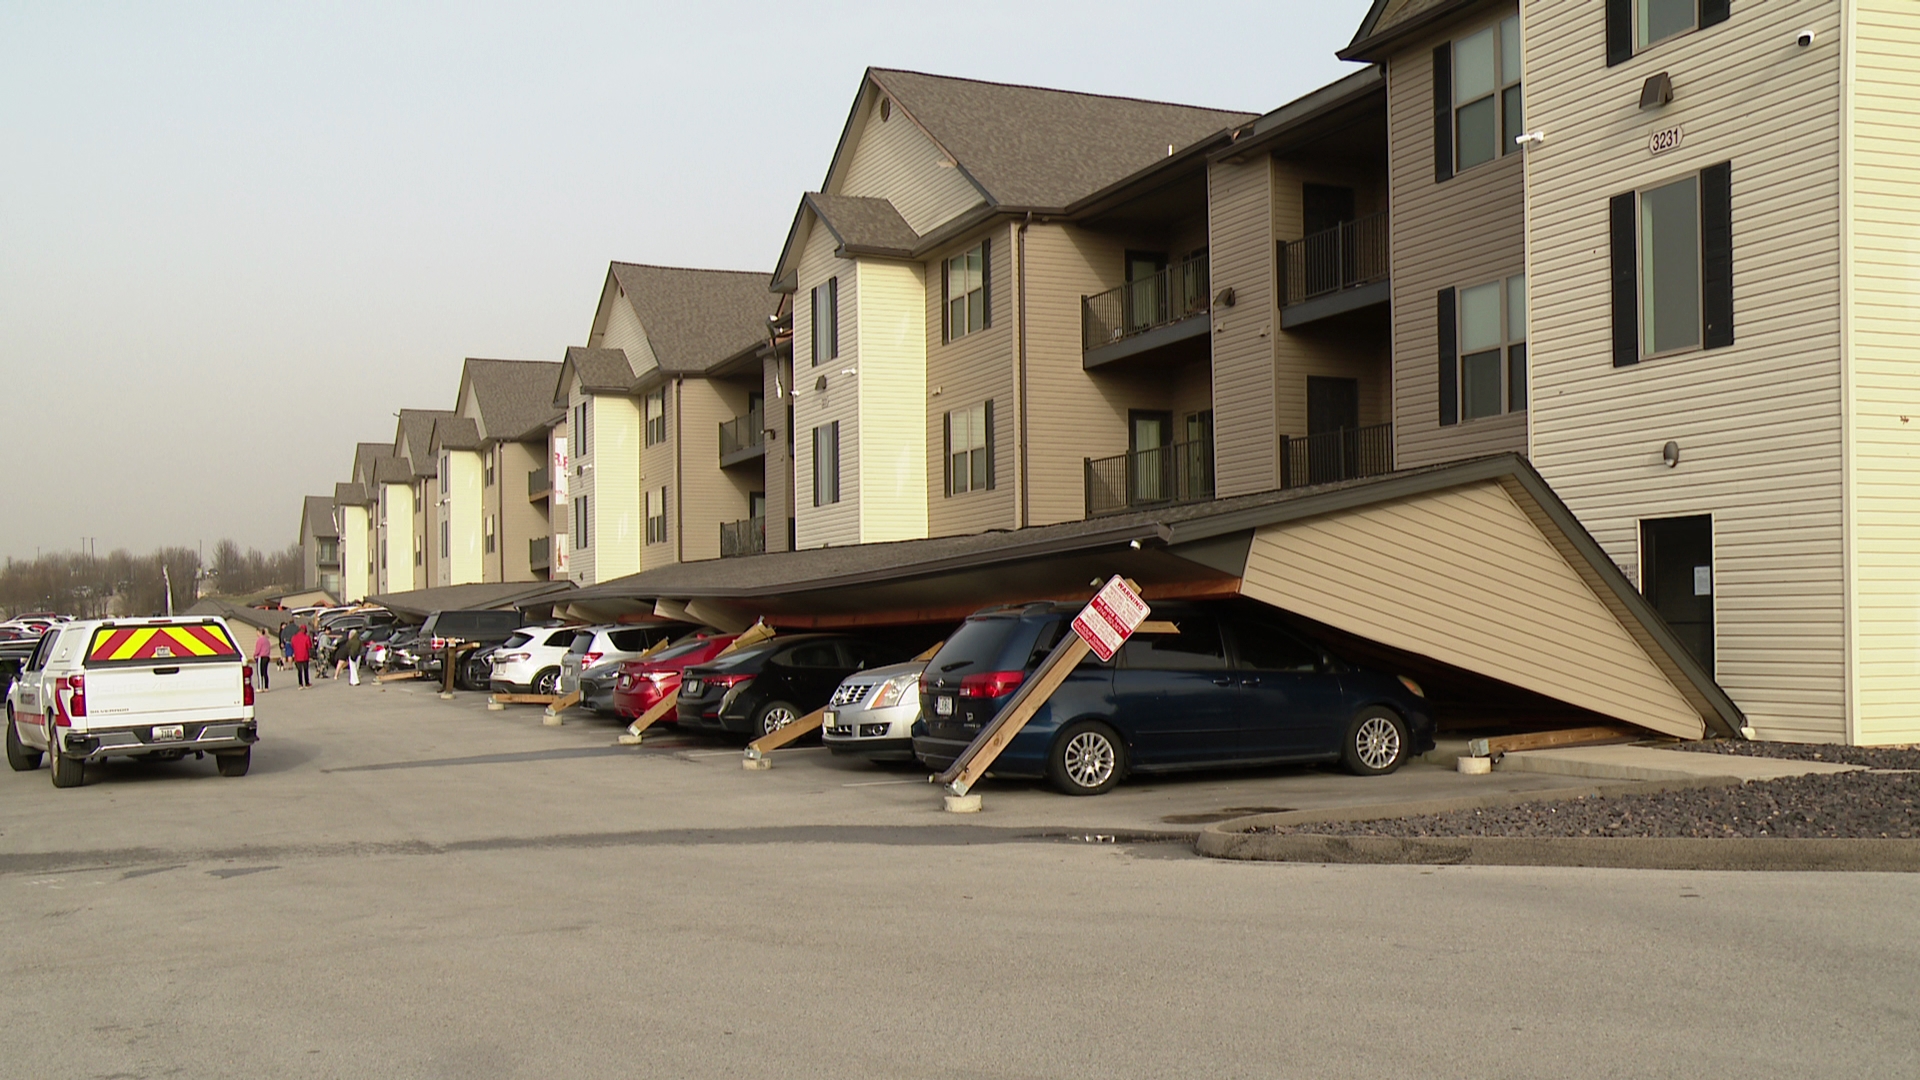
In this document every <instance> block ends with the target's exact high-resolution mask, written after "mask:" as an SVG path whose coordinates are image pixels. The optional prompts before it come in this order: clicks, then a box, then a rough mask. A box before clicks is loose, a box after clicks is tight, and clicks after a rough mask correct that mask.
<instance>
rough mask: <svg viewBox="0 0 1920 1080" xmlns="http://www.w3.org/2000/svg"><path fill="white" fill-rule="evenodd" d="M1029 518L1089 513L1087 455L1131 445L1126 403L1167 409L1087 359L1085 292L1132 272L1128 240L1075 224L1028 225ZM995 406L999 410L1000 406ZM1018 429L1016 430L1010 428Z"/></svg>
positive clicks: (1046, 520) (1053, 519)
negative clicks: (1092, 366)
mask: <svg viewBox="0 0 1920 1080" xmlns="http://www.w3.org/2000/svg"><path fill="white" fill-rule="evenodd" d="M1026 245H1027V254H1026V272H1027V402H1026V407H1027V410H1028V416H1027V422H1026V428H1027V461H1028V465H1027V478H1028V489H1029V490H1028V492H1027V522H1026V523H1027V524H1029V525H1052V524H1055V523H1057V522H1062V521H1078V520H1080V519H1081V518H1084V517H1085V516H1086V508H1087V493H1086V469H1085V467H1084V465H1083V459H1085V458H1103V457H1111V456H1112V455H1114V454H1121V453H1125V452H1126V449H1127V410H1128V409H1129V408H1165V407H1166V405H1165V399H1164V397H1163V398H1161V399H1160V403H1159V404H1154V399H1153V398H1152V397H1151V396H1145V397H1143V395H1142V393H1141V390H1140V388H1139V386H1138V383H1137V380H1135V379H1132V378H1129V377H1127V376H1124V375H1104V374H1094V373H1089V372H1088V371H1087V370H1086V369H1085V367H1084V366H1083V364H1084V361H1085V359H1086V352H1085V350H1084V349H1083V348H1082V347H1081V328H1080V299H1081V297H1083V296H1092V295H1094V294H1097V293H1102V292H1105V291H1107V290H1108V289H1113V288H1118V287H1119V286H1120V285H1121V284H1123V283H1124V282H1125V280H1126V265H1125V264H1126V251H1127V244H1126V241H1125V240H1124V239H1123V238H1120V237H1115V236H1110V235H1106V234H1102V233H1093V232H1089V231H1087V230H1085V229H1080V228H1076V227H1074V226H1071V225H1059V224H1045V225H1042V224H1036V225H1034V226H1032V227H1031V228H1029V229H1028V230H1027V240H1026ZM996 411H997V410H996ZM1014 434H1015V437H1016V438H1017V437H1018V428H1017V427H1016V428H1015V429H1014Z"/></svg>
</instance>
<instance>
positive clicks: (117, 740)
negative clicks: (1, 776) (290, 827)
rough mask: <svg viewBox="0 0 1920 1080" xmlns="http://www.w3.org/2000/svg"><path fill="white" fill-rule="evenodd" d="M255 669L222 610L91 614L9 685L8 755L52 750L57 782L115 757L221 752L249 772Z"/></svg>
mask: <svg viewBox="0 0 1920 1080" xmlns="http://www.w3.org/2000/svg"><path fill="white" fill-rule="evenodd" d="M252 674H253V673H252V669H251V668H250V667H249V666H248V664H247V660H246V657H244V656H242V655H241V653H240V647H239V646H238V645H237V644H235V643H234V639H233V634H232V632H231V631H229V630H228V629H227V624H226V623H225V622H223V621H222V620H220V619H218V618H210V617H202V616H182V617H167V618H155V619H86V620H82V621H79V622H70V623H64V624H61V625H59V626H57V627H54V628H53V629H51V630H49V631H48V632H47V634H46V636H44V637H42V638H41V639H40V644H39V646H38V647H37V648H35V649H34V652H33V656H32V657H31V658H30V659H29V660H28V661H27V664H26V667H24V668H23V669H21V671H20V677H19V679H18V681H16V682H15V683H14V684H13V689H12V690H11V691H9V692H8V694H7V730H6V743H7V764H8V765H11V766H12V767H13V769H14V771H16V772H27V771H29V770H32V769H37V768H39V767H40V759H41V757H42V756H51V758H52V759H53V760H52V766H53V786H54V787H62V788H65V787H78V786H79V785H80V783H81V781H82V780H83V779H84V778H85V777H84V770H85V766H86V763H87V762H89V761H99V760H101V759H102V758H106V757H119V756H140V757H150V758H157V759H163V760H164V759H173V758H180V757H184V756H186V755H187V754H189V753H191V754H193V755H194V756H196V757H205V756H206V755H207V754H212V755H213V757H214V763H215V764H216V765H218V766H219V769H220V775H222V776H245V775H246V774H247V768H248V766H249V764H250V763H251V762H252V759H253V744H254V743H255V742H256V741H258V739H259V737H260V735H259V728H258V727H257V726H256V725H255V723H254V719H253V679H252Z"/></svg>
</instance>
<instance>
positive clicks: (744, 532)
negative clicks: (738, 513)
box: [720, 517, 767, 559]
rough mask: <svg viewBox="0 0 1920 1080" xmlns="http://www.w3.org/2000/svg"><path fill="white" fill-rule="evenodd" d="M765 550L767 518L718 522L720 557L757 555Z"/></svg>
mask: <svg viewBox="0 0 1920 1080" xmlns="http://www.w3.org/2000/svg"><path fill="white" fill-rule="evenodd" d="M765 550H767V519H766V518H763V517H755V518H741V519H740V520H739V521H723V522H721V523H720V557H721V558H723V559H730V558H732V557H734V556H735V555H758V554H760V553H761V552H763V551H765Z"/></svg>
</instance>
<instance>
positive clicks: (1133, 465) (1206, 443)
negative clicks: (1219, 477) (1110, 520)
mask: <svg viewBox="0 0 1920 1080" xmlns="http://www.w3.org/2000/svg"><path fill="white" fill-rule="evenodd" d="M1085 469H1086V491H1087V496H1086V497H1087V516H1088V517H1099V516H1100V515H1102V514H1117V513H1119V512H1121V511H1123V510H1138V509H1141V508H1143V507H1149V506H1166V505H1170V504H1173V503H1188V502H1203V501H1205V500H1207V499H1211V498H1213V440H1212V439H1196V440H1194V441H1193V442H1184V443H1174V444H1173V445H1172V446H1161V447H1156V448H1154V449H1151V450H1131V451H1128V452H1127V453H1124V454H1116V455H1114V456H1113V457H1109V458H1097V459H1096V458H1087V459H1085Z"/></svg>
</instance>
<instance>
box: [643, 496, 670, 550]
mask: <svg viewBox="0 0 1920 1080" xmlns="http://www.w3.org/2000/svg"><path fill="white" fill-rule="evenodd" d="M666 542H667V489H666V488H664V487H662V488H653V489H649V490H648V491H647V543H649V544H664V543H666Z"/></svg>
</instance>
